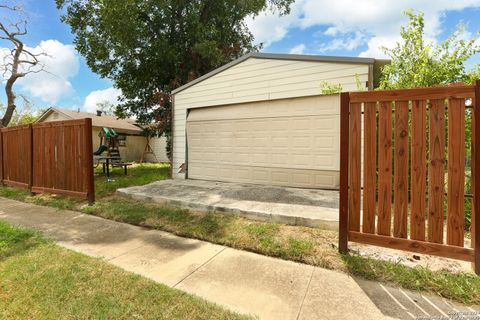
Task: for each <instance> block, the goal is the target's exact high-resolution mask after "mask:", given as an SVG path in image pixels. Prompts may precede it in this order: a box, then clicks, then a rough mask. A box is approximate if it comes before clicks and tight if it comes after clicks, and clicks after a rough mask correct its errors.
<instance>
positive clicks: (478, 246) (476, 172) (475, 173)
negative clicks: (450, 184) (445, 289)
mask: <svg viewBox="0 0 480 320" xmlns="http://www.w3.org/2000/svg"><path fill="white" fill-rule="evenodd" d="M472 111H473V115H472V194H473V208H472V220H471V223H472V226H471V234H472V247H473V250H474V261H473V268H474V270H475V273H476V274H477V275H480V230H479V223H480V185H479V184H480V147H479V146H478V143H480V141H479V140H478V139H479V138H478V137H479V135H480V127H479V126H480V80H477V81H475V96H474V99H473V109H472Z"/></svg>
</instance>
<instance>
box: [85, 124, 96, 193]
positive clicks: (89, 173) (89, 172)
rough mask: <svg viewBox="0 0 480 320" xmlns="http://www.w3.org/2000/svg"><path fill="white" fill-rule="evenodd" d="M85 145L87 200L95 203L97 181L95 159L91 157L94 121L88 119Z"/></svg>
mask: <svg viewBox="0 0 480 320" xmlns="http://www.w3.org/2000/svg"><path fill="white" fill-rule="evenodd" d="M84 129H85V140H86V141H85V144H84V153H85V155H86V161H85V166H84V168H85V170H86V174H85V176H86V177H87V180H86V184H87V199H88V202H90V203H93V202H94V201H95V181H94V179H93V157H92V156H91V154H92V150H93V141H92V136H91V134H92V119H86V121H85V126H84Z"/></svg>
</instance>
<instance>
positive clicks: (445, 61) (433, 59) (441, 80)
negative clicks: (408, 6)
mask: <svg viewBox="0 0 480 320" xmlns="http://www.w3.org/2000/svg"><path fill="white" fill-rule="evenodd" d="M405 15H407V16H408V18H409V23H408V25H406V26H403V27H402V29H401V31H400V35H401V38H402V40H401V41H400V42H397V44H396V46H395V47H394V48H392V49H389V48H385V47H384V48H383V50H384V52H385V54H386V55H387V56H389V57H390V59H391V63H390V64H387V65H385V66H384V67H383V71H382V79H381V82H380V88H382V89H397V88H413V87H429V86H434V85H442V84H448V83H454V82H472V81H473V80H474V79H475V78H478V76H479V74H480V68H479V66H478V65H477V66H475V68H474V69H473V70H467V69H466V66H465V63H466V61H467V60H468V59H469V58H470V57H471V56H473V55H474V54H477V53H479V52H480V47H479V45H478V44H477V43H478V37H473V38H471V39H468V40H465V39H464V37H463V35H464V34H465V26H464V25H462V24H460V25H459V26H458V27H457V30H456V31H455V32H454V33H453V34H452V35H450V36H449V37H448V38H447V39H445V40H444V41H443V42H441V43H434V42H433V41H427V40H426V39H425V24H424V15H423V13H417V14H415V12H413V11H412V10H408V11H406V12H405Z"/></svg>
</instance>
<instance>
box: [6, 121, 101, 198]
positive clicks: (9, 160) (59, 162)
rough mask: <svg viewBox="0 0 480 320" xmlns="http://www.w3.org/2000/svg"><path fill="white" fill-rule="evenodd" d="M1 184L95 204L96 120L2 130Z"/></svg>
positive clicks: (51, 123)
mask: <svg viewBox="0 0 480 320" xmlns="http://www.w3.org/2000/svg"><path fill="white" fill-rule="evenodd" d="M0 183H3V184H5V185H9V186H13V187H20V188H24V189H27V190H30V191H31V192H34V193H43V192H48V193H55V194H60V195H66V196H74V197H81V198H85V199H87V200H89V202H93V201H95V191H94V181H93V155H92V119H80V120H69V121H55V122H45V123H35V124H29V125H23V126H16V127H8V128H3V129H0Z"/></svg>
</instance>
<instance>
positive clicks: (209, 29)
mask: <svg viewBox="0 0 480 320" xmlns="http://www.w3.org/2000/svg"><path fill="white" fill-rule="evenodd" d="M292 2H293V0H249V1H238V0H192V1H184V0H122V1H118V0H90V1H84V0H56V3H57V7H58V8H59V9H62V10H64V15H63V16H62V20H63V21H64V22H66V23H67V24H69V25H70V27H71V30H72V32H73V34H74V35H75V39H74V42H75V45H76V49H77V50H78V51H79V52H80V53H81V54H82V55H83V56H84V57H85V59H86V62H87V64H88V66H89V67H90V68H91V69H92V70H93V71H94V72H96V73H98V74H99V75H101V76H102V77H106V78H110V79H112V80H113V82H114V85H115V87H117V88H120V89H121V90H122V93H123V96H122V97H121V99H120V100H121V103H120V105H119V106H118V107H117V110H116V114H117V116H121V117H129V116H132V115H135V116H136V117H137V120H138V121H139V122H140V123H143V124H149V123H150V122H151V121H152V120H154V119H157V120H158V119H162V121H160V122H161V123H162V125H160V129H159V131H160V133H165V134H166V135H167V138H168V139H169V138H170V131H171V126H170V122H171V121H170V120H168V119H164V117H169V116H170V115H171V111H170V110H168V109H169V108H170V106H171V103H170V97H169V96H168V95H167V96H166V95H165V93H169V92H171V91H172V90H173V89H175V88H177V87H179V86H181V85H183V84H185V83H187V82H188V81H191V80H193V79H195V78H197V77H199V76H201V75H203V74H205V73H207V72H209V71H211V70H213V69H215V68H217V67H219V66H221V65H223V64H225V63H226V62H229V61H231V60H233V59H235V58H238V57H239V56H241V55H243V54H245V53H246V52H249V51H255V50H258V49H259V46H255V45H253V44H252V42H253V36H252V34H251V32H250V31H249V30H248V27H247V26H246V24H245V18H246V17H247V16H251V15H253V16H255V15H257V14H258V13H259V12H261V11H262V10H277V11H278V12H279V13H280V14H285V13H288V11H289V7H290V4H291V3H292ZM160 98H162V99H166V100H164V101H163V102H162V101H160V100H159V99H160ZM167 100H168V101H167ZM163 124H167V126H164V125H163ZM161 130H164V132H161ZM169 140H170V139H169Z"/></svg>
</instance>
